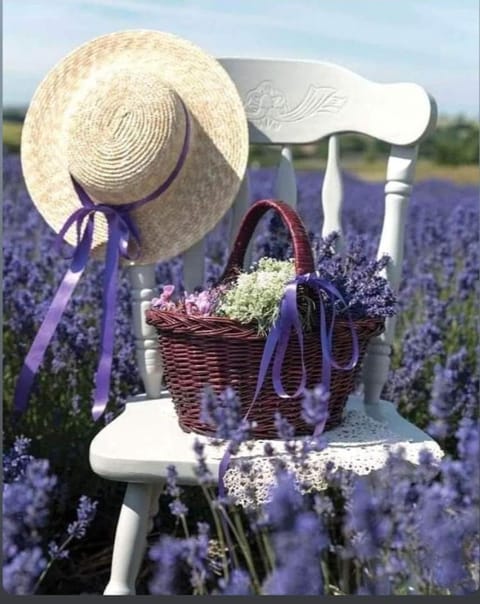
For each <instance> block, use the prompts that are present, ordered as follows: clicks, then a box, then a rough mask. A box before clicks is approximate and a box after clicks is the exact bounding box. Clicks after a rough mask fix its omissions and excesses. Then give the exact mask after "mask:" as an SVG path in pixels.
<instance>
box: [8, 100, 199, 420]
mask: <svg viewBox="0 0 480 604" xmlns="http://www.w3.org/2000/svg"><path fill="white" fill-rule="evenodd" d="M182 106H183V109H184V112H185V139H184V142H183V147H182V150H181V152H180V155H179V158H178V161H177V163H176V165H175V167H174V168H173V170H172V172H171V173H170V175H169V176H168V178H167V179H166V180H165V181H164V182H163V183H162V184H161V185H160V186H159V187H158V188H157V189H155V191H153V192H152V193H150V194H149V195H147V196H146V197H143V198H142V199H139V200H138V201H134V202H131V203H128V204H122V205H110V204H105V203H99V204H96V203H95V202H94V201H93V200H92V199H91V198H90V197H89V195H88V194H87V192H86V191H85V190H84V189H83V188H82V187H81V185H80V184H79V183H78V182H76V181H75V179H74V178H73V177H71V178H72V182H73V186H74V188H75V192H76V193H77V195H78V197H79V199H80V202H81V204H82V205H81V207H80V208H78V209H77V210H75V211H74V212H73V213H72V214H71V215H70V216H69V217H68V218H67V220H66V222H65V224H64V225H63V227H62V229H61V230H60V232H59V233H58V236H57V240H56V243H57V245H60V244H61V243H62V242H63V238H64V236H65V234H66V233H67V231H68V230H69V229H70V228H71V227H72V226H73V225H76V231H77V245H76V247H75V251H74V253H73V256H72V260H71V264H70V267H69V269H68V271H67V273H66V274H65V276H64V277H63V280H62V282H61V283H60V286H59V288H58V290H57V292H56V294H55V296H54V298H53V301H52V303H51V304H50V307H49V309H48V311H47V314H46V316H45V318H44V320H43V322H42V324H41V326H40V329H39V330H38V332H37V335H36V336H35V339H34V341H33V343H32V345H31V347H30V350H29V352H28V354H27V356H26V358H25V361H24V364H23V367H22V369H21V371H20V374H19V377H18V380H17V384H16V387H15V395H14V410H15V412H17V413H23V412H24V411H25V410H26V408H27V404H28V398H29V395H30V391H31V388H32V385H33V380H34V377H35V374H36V372H37V371H38V368H39V367H40V365H41V363H42V361H43V357H44V355H45V352H46V349H47V347H48V345H49V343H50V341H51V339H52V337H53V334H54V333H55V330H56V328H57V326H58V324H59V322H60V319H61V317H62V315H63V312H64V311H65V308H66V306H67V304H68V301H69V300H70V298H71V296H72V294H73V291H74V289H75V287H76V285H77V283H78V282H79V280H80V277H81V276H82V273H83V271H84V270H85V267H86V265H87V261H88V257H89V254H90V250H91V247H92V241H93V231H94V226H95V217H96V216H97V214H102V215H103V216H104V217H105V219H106V221H107V225H108V240H107V249H106V254H105V276H104V284H103V315H102V323H101V336H100V361H99V364H98V368H97V372H96V376H95V394H94V401H93V407H92V416H93V419H94V420H97V419H98V418H99V417H101V415H102V414H103V412H104V410H105V407H106V405H107V402H108V394H109V389H110V374H111V369H112V361H113V345H114V329H115V324H114V318H115V304H116V290H117V269H118V262H119V259H120V256H122V257H123V258H126V259H128V260H135V258H137V257H138V253H139V251H140V235H139V232H138V229H137V226H136V225H135V223H134V221H133V220H132V216H131V215H130V212H131V211H132V210H134V209H136V208H139V207H140V206H143V205H144V204H146V203H148V202H150V201H152V200H153V199H156V198H158V197H159V196H160V195H161V194H162V193H164V192H165V191H166V190H167V189H168V187H169V186H170V185H171V184H172V182H173V181H174V180H175V178H176V177H177V176H178V174H179V172H180V170H181V169H182V167H183V165H184V163H185V159H186V157H187V154H188V149H189V142H190V119H189V116H188V111H187V108H186V107H185V105H183V103H182ZM82 231H83V234H82ZM130 240H132V241H133V242H134V243H135V247H136V254H135V255H133V256H132V255H131V254H130V253H129V251H128V244H129V241H130Z"/></svg>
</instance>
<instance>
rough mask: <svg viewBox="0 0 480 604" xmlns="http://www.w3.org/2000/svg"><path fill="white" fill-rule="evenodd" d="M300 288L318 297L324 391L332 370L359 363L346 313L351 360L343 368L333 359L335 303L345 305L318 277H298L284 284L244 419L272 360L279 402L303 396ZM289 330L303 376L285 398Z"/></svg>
mask: <svg viewBox="0 0 480 604" xmlns="http://www.w3.org/2000/svg"><path fill="white" fill-rule="evenodd" d="M299 285H305V286H308V287H310V288H312V289H313V290H316V291H317V293H318V304H319V319H320V348H321V351H322V384H323V385H324V386H325V388H326V390H330V380H331V372H332V367H334V368H335V369H339V370H342V371H349V370H351V369H353V368H354V367H355V366H356V364H357V363H358V358H359V347H358V337H357V333H356V331H355V327H354V325H353V321H352V318H351V316H350V313H348V312H347V319H348V323H349V327H350V333H351V336H352V356H351V358H350V360H349V361H348V362H347V363H346V364H345V365H340V364H339V363H337V361H336V360H335V359H334V358H333V356H332V345H333V331H334V327H335V318H336V312H337V311H336V302H337V301H338V302H341V303H342V304H343V306H344V308H347V303H346V302H345V300H344V298H343V296H342V294H341V293H340V292H339V291H338V289H337V288H336V287H335V286H334V285H332V284H331V283H330V282H329V281H327V280H326V279H322V278H321V277H319V276H318V274H317V273H307V274H305V275H299V276H297V277H296V278H295V279H293V280H292V281H290V282H289V283H287V285H286V287H285V291H284V294H283V297H282V300H281V302H280V312H279V315H278V317H277V320H276V321H275V324H274V325H273V327H272V329H271V330H270V333H269V334H268V337H267V341H266V342H265V347H264V350H263V356H262V360H261V362H260V370H259V374H258V380H257V385H256V389H255V394H254V397H253V400H252V402H251V403H250V406H249V408H248V410H247V413H246V415H245V418H246V417H248V414H249V413H250V411H251V409H252V407H253V405H254V404H255V402H256V400H257V398H258V395H259V394H260V391H261V389H262V386H263V383H264V381H265V377H266V375H267V370H268V367H269V365H270V362H271V361H272V358H273V364H272V383H273V388H274V390H275V393H276V394H277V395H278V396H279V397H280V398H295V397H298V396H300V395H301V394H302V392H304V391H305V388H306V384H307V371H306V368H305V357H304V350H303V329H302V324H301V321H300V316H299V313H298V307H297V287H298V286H299ZM322 291H323V292H325V293H326V294H327V296H328V297H329V300H330V305H331V308H332V316H331V320H330V325H329V327H327V319H326V312H325V306H324V301H323V296H322ZM292 329H293V330H294V331H295V334H296V336H297V339H298V344H299V348H300V361H301V367H302V376H301V379H300V383H299V385H298V387H297V389H296V391H295V392H294V393H293V394H287V393H286V392H285V389H284V387H283V384H282V376H281V371H282V366H283V361H284V358H285V353H286V350H287V346H288V342H289V340H290V335H291V332H292Z"/></svg>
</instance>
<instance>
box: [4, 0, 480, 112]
mask: <svg viewBox="0 0 480 604" xmlns="http://www.w3.org/2000/svg"><path fill="white" fill-rule="evenodd" d="M478 12H479V1H478V0H196V1H194V0H3V34H4V39H3V51H4V59H3V95H4V106H12V105H26V104H28V102H29V100H30V98H31V96H32V94H33V92H34V90H35V88H36V86H37V85H38V83H39V82H40V81H41V79H42V78H43V76H44V75H45V74H46V72H47V71H48V70H49V69H50V68H51V67H52V66H53V65H54V64H55V63H56V62H57V61H58V60H59V59H61V58H62V57H63V56H64V55H65V54H67V53H68V52H70V51H71V50H73V49H74V48H75V47H76V46H78V45H80V44H82V43H83V42H85V41H87V40H89V39H91V38H93V37H95V36H98V35H101V34H104V33H108V32H111V31H117V30H122V29H136V28H149V29H157V30H161V31H170V32H172V33H175V34H177V35H180V36H182V37H184V38H187V39H190V40H192V41H193V42H196V43H197V44H198V45H200V46H201V47H202V48H203V49H204V50H206V51H207V52H210V53H211V54H213V55H214V56H217V57H221V56H222V57H226V56H245V57H248V56H250V57H252V56H263V57H284V58H305V59H320V60H326V61H330V62H334V63H339V64H341V65H343V66H345V67H348V68H350V69H352V70H354V71H356V72H358V73H359V74H361V75H363V76H365V77H367V78H370V79H373V80H377V81H380V82H394V81H413V82H417V83H419V84H421V85H423V86H424V87H425V88H427V90H429V92H431V93H432V94H433V96H434V97H435V98H436V100H437V102H438V105H439V110H440V113H442V114H457V113H464V114H466V115H469V116H472V117H478V106H479V99H478V88H479V59H478V43H479V32H478V27H479V17H478Z"/></svg>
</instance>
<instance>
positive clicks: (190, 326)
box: [146, 200, 383, 438]
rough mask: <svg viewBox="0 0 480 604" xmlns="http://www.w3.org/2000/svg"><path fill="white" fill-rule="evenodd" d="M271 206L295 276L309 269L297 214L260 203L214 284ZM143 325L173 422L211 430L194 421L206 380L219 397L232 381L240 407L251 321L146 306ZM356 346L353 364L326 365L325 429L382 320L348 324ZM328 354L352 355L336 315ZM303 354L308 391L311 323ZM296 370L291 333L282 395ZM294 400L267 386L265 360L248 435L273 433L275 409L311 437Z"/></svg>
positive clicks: (251, 345) (245, 399)
mask: <svg viewBox="0 0 480 604" xmlns="http://www.w3.org/2000/svg"><path fill="white" fill-rule="evenodd" d="M270 209H273V210H275V211H276V212H277V213H278V214H279V215H280V216H281V218H282V219H283V221H284V222H285V224H286V226H287V228H288V230H289V233H290V236H291V238H292V243H293V255H294V260H295V271H296V274H297V275H302V274H305V273H310V272H313V271H314V260H313V255H312V250H311V247H310V242H309V240H308V235H307V233H306V231H305V228H304V226H303V223H302V222H301V220H300V218H299V216H298V215H297V214H296V212H295V211H294V210H293V209H292V208H291V207H290V206H288V205H287V204H285V203H283V202H279V201H275V200H263V201H259V202H257V203H256V204H254V205H253V206H252V207H251V208H250V210H249V211H248V212H247V214H246V215H245V217H244V219H243V222H242V224H241V226H240V230H239V233H238V235H237V239H236V241H235V244H234V247H233V250H232V253H231V255H230V258H229V261H228V263H227V267H226V269H225V272H224V275H223V277H222V279H221V282H228V281H230V280H232V279H233V278H234V277H235V275H236V274H237V273H238V271H239V270H240V268H241V267H242V266H243V259H244V255H245V252H246V250H247V246H248V243H249V241H250V238H251V236H252V234H253V232H254V230H255V227H256V225H257V224H258V221H259V220H260V218H261V217H262V216H263V215H264V214H265V213H266V212H267V211H268V210H270ZM146 316H147V323H149V324H150V325H153V326H154V327H155V328H156V330H157V333H158V334H159V337H158V340H159V347H160V353H161V355H162V359H163V364H164V371H165V381H166V385H167V387H168V389H169V391H170V394H171V397H172V400H173V402H174V405H175V409H176V412H177V414H178V418H179V423H180V426H181V427H182V428H183V429H184V430H185V431H187V432H190V431H193V432H197V433H199V434H205V435H213V434H214V429H213V428H212V426H210V425H207V424H205V423H202V422H201V421H200V393H201V391H202V389H203V388H204V386H205V385H206V384H210V385H211V386H212V388H213V390H214V391H215V392H216V393H218V394H220V393H221V392H222V391H223V390H225V388H227V386H232V387H233V388H234V389H235V390H236V391H237V392H238V394H239V396H240V400H241V405H242V411H244V413H246V412H247V409H248V407H249V406H250V404H251V402H252V400H253V397H254V394H255V388H256V384H257V379H258V373H259V368H260V362H261V359H262V355H263V350H264V345H265V340H266V338H264V337H261V336H259V335H257V332H256V329H255V326H248V325H242V324H241V323H239V322H238V321H235V320H231V319H228V318H224V317H202V316H195V315H187V314H185V313H182V312H175V311H172V312H171V311H161V310H158V309H154V308H152V309H150V310H148V311H147V315H146ZM354 326H355V330H356V333H357V336H358V343H359V361H358V363H357V365H356V367H355V369H353V370H351V371H342V370H337V369H335V368H332V373H331V384H330V400H329V407H328V412H329V416H328V420H327V423H326V426H325V429H326V430H328V429H331V428H333V427H335V426H337V425H338V424H340V423H341V421H342V414H343V409H344V406H345V403H346V401H347V398H348V395H349V394H350V392H351V391H352V390H353V388H354V386H355V378H356V374H357V373H358V371H359V369H360V365H361V361H362V358H363V356H364V354H365V350H366V347H367V344H368V341H369V339H370V338H371V337H372V336H374V335H378V334H379V333H381V331H382V330H383V319H362V320H358V321H354ZM332 348H333V351H332V352H333V357H334V358H335V360H336V361H337V363H339V364H341V365H344V364H346V363H347V362H348V361H349V359H350V357H351V355H352V336H351V333H350V326H349V323H348V321H347V320H346V319H342V318H337V320H336V322H335V328H334V332H333V345H332ZM304 359H305V367H306V372H307V388H313V387H314V386H316V385H317V384H319V383H320V382H321V372H322V353H321V350H320V345H319V331H318V327H317V328H316V329H314V330H313V331H311V332H309V333H305V334H304ZM301 375H302V369H301V363H300V350H299V345H298V341H297V338H295V337H291V338H290V341H289V344H288V347H287V352H286V355H285V360H284V363H283V368H282V382H283V385H284V387H285V390H286V391H287V392H294V391H295V390H296V388H297V387H298V384H299V383H300V379H301ZM300 400H301V397H297V398H289V399H281V398H279V397H278V396H277V395H276V394H275V391H274V388H273V384H272V376H271V364H270V367H269V370H268V372H267V377H266V379H265V382H264V384H263V387H262V389H261V391H260V394H259V396H258V398H257V400H256V402H255V404H254V405H253V407H252V409H251V410H250V413H249V415H248V418H249V420H250V421H251V422H255V427H254V428H253V429H252V431H251V433H252V436H253V437H255V438H276V437H277V432H276V430H275V427H274V414H275V412H276V411H279V412H280V413H281V414H282V415H283V417H284V418H286V419H287V420H288V421H289V422H290V423H291V424H292V425H293V426H294V427H295V433H296V434H297V435H304V434H311V433H312V432H313V429H312V427H311V426H309V425H308V424H306V423H305V422H304V421H303V420H302V418H301V404H300Z"/></svg>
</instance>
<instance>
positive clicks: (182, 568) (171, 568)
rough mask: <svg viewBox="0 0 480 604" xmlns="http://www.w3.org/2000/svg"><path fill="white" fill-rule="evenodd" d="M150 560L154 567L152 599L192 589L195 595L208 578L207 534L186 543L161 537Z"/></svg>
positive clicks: (192, 538)
mask: <svg viewBox="0 0 480 604" xmlns="http://www.w3.org/2000/svg"><path fill="white" fill-rule="evenodd" d="M149 557H150V559H151V560H153V561H154V562H155V563H156V566H155V573H154V576H153V578H152V580H151V581H150V592H151V593H152V594H154V595H173V594H185V593H189V592H190V591H191V589H192V588H193V589H194V590H196V592H197V593H198V591H199V590H201V589H202V588H203V586H204V585H205V583H206V581H207V579H208V578H209V577H210V574H211V573H210V569H209V566H208V534H207V533H206V532H199V534H198V535H197V536H195V537H190V538H188V539H174V538H173V537H169V536H164V537H161V539H160V541H159V542H158V544H157V545H154V546H153V547H152V548H151V549H150V552H149Z"/></svg>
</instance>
